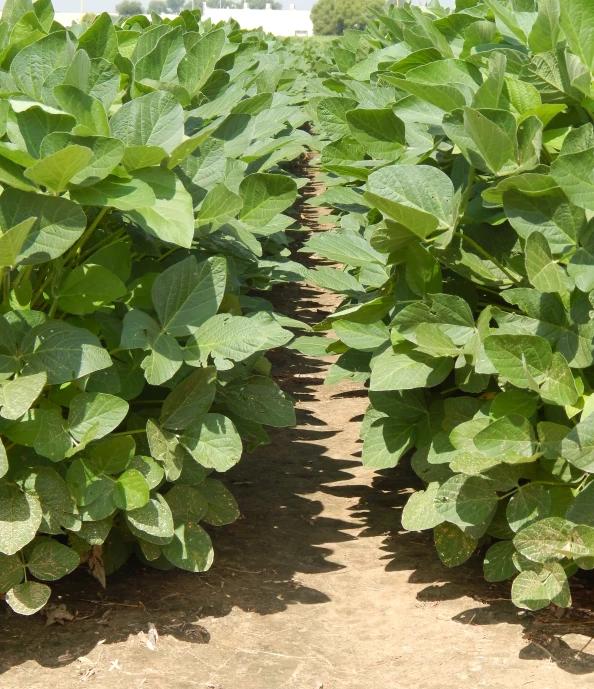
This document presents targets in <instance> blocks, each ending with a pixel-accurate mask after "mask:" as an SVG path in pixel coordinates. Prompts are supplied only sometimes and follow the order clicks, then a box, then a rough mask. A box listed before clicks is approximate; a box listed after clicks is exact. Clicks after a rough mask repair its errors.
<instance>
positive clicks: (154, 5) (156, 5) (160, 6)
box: [147, 0, 167, 14]
mask: <svg viewBox="0 0 594 689" xmlns="http://www.w3.org/2000/svg"><path fill="white" fill-rule="evenodd" d="M147 10H148V11H149V12H155V14H166V13H167V3H166V2H164V0H151V1H150V2H149V4H148V7H147Z"/></svg>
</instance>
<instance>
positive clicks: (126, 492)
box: [113, 469, 150, 511]
mask: <svg viewBox="0 0 594 689" xmlns="http://www.w3.org/2000/svg"><path fill="white" fill-rule="evenodd" d="M149 498H150V495H149V485H148V483H147V482H146V480H145V478H144V476H143V475H142V474H141V473H140V471H138V470H137V469H127V470H126V471H125V472H124V473H123V474H122V475H121V476H120V477H119V478H118V480H117V481H116V482H115V485H114V487H113V501H114V502H115V504H116V507H119V509H121V510H128V511H130V510H136V509H139V508H141V507H144V505H146V504H147V503H148V501H149Z"/></svg>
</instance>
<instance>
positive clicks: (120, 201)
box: [70, 176, 157, 211]
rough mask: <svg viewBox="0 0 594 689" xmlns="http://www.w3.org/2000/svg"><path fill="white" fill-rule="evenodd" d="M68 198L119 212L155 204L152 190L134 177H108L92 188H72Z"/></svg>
mask: <svg viewBox="0 0 594 689" xmlns="http://www.w3.org/2000/svg"><path fill="white" fill-rule="evenodd" d="M70 198H72V199H73V200H74V201H76V202H77V203H80V204H84V205H89V206H103V207H105V206H107V207H113V208H117V209H118V210H121V211H133V210H135V209H137V208H151V207H153V206H154V205H155V204H156V202H157V198H156V196H155V192H154V191H153V188H152V187H151V186H149V185H148V184H147V183H146V182H144V181H143V180H141V179H138V178H136V177H133V178H132V179H120V178H118V177H114V176H109V177H107V178H106V179H102V180H100V181H99V182H97V183H96V184H93V185H92V186H83V187H75V188H72V189H71V190H70Z"/></svg>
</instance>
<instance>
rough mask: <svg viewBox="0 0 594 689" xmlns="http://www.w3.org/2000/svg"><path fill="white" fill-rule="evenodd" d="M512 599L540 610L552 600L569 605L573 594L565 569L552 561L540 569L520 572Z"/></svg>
mask: <svg viewBox="0 0 594 689" xmlns="http://www.w3.org/2000/svg"><path fill="white" fill-rule="evenodd" d="M512 601H513V602H514V604H515V605H517V606H518V607H520V608H526V609H528V610H540V609H541V608H545V607H546V606H547V605H548V604H549V603H550V602H552V601H554V602H555V603H556V604H557V605H559V606H561V607H568V606H569V605H571V594H570V591H569V584H568V583H567V575H566V574H565V570H564V569H563V567H562V566H561V565H560V564H558V563H556V562H551V563H548V564H547V565H546V566H545V567H542V568H541V569H540V570H536V569H529V570H527V571H524V572H520V574H518V576H517V577H516V579H514V583H513V584H512Z"/></svg>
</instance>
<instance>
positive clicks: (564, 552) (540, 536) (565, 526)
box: [514, 517, 588, 562]
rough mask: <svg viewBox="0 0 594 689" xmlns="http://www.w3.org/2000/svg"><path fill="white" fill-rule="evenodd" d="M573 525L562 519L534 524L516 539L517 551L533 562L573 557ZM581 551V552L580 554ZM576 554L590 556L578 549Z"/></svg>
mask: <svg viewBox="0 0 594 689" xmlns="http://www.w3.org/2000/svg"><path fill="white" fill-rule="evenodd" d="M572 529H573V524H572V523H571V522H568V521H566V520H565V519H561V518H560V517H549V518H547V519H540V520H538V521H535V522H532V523H531V524H529V525H528V526H526V527H525V528H523V529H521V530H520V531H519V532H518V533H517V534H516V536H515V537H514V545H515V547H516V550H517V551H518V552H519V553H520V554H521V555H523V556H524V557H526V558H528V559H529V560H532V561H533V562H550V561H552V560H561V559H563V558H564V557H568V556H569V557H571V556H572V554H573V553H574V551H575V548H573V547H572V533H571V532H572ZM580 551H581V552H580ZM576 554H580V555H581V554H588V553H586V552H583V549H579V548H578V549H577V553H576Z"/></svg>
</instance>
